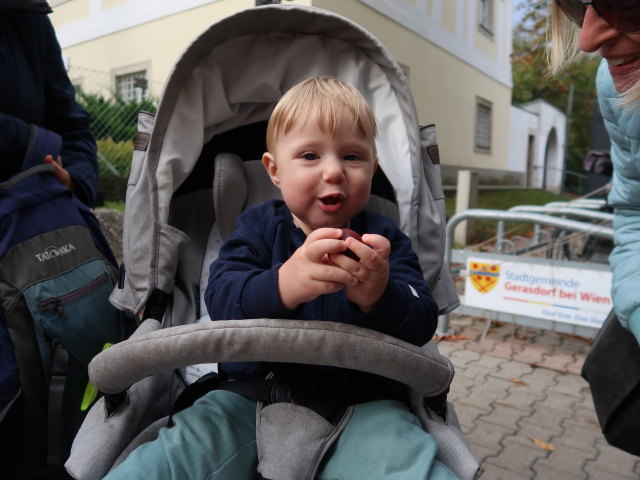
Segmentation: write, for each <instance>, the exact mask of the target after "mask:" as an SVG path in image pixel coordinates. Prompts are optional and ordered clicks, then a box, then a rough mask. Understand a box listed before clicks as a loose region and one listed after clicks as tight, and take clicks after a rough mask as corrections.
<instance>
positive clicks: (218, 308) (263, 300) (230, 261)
mask: <svg viewBox="0 0 640 480" xmlns="http://www.w3.org/2000/svg"><path fill="white" fill-rule="evenodd" d="M272 215H273V212H272V211H270V210H269V211H267V210H265V208H261V209H260V210H257V209H256V208H252V209H249V210H246V211H244V212H243V213H242V214H241V215H240V217H239V218H238V222H237V226H236V230H235V231H234V232H233V233H232V234H231V236H230V237H229V238H228V239H227V240H226V241H225V242H224V243H223V244H222V247H221V248H220V252H219V255H218V258H217V259H216V260H215V261H214V262H213V263H212V264H211V266H210V269H209V283H208V285H207V289H206V290H205V304H206V305H207V310H208V311H209V316H210V317H211V319H212V320H233V319H235V320H240V319H245V318H293V316H294V315H295V311H292V310H289V309H287V308H286V307H285V306H284V305H283V304H282V302H281V301H280V295H279V294H278V269H279V268H280V265H281V264H282V263H281V262H275V263H273V262H272V259H273V245H268V244H267V243H266V242H265V240H264V239H265V237H269V236H270V234H269V232H267V231H266V230H269V229H270V228H272V225H271V224H270V222H263V220H264V219H265V218H271V216H272ZM271 236H272V235H271ZM272 263H273V264H272Z"/></svg>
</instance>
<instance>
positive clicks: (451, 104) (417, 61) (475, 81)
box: [50, 0, 526, 184]
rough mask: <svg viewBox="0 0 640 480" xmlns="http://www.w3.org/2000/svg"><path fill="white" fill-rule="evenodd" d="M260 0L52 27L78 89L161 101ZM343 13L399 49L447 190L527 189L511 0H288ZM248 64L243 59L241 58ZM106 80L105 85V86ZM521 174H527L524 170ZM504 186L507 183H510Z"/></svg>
mask: <svg viewBox="0 0 640 480" xmlns="http://www.w3.org/2000/svg"><path fill="white" fill-rule="evenodd" d="M257 3H258V4H259V3H271V2H268V1H267V2H264V0H263V1H262V2H261V1H260V0H257V1H256V0H57V1H56V0H52V1H50V4H51V5H52V7H53V9H54V13H53V14H52V15H51V19H52V21H53V23H54V26H55V27H56V31H57V34H58V39H59V41H60V44H61V46H62V49H63V55H64V56H65V58H66V60H67V62H68V64H69V67H70V76H71V77H72V80H73V81H74V83H75V84H76V85H79V86H81V87H83V88H84V89H85V90H86V91H96V89H102V90H103V91H117V92H119V93H120V94H121V95H122V96H123V98H126V99H136V98H137V99H139V98H141V97H142V96H154V97H158V96H160V94H161V91H162V86H163V83H164V80H165V78H166V77H167V75H168V73H169V71H170V70H171V68H172V66H173V63H174V62H175V60H176V59H177V58H178V57H179V55H180V53H181V52H182V51H183V50H184V49H185V48H186V47H187V46H188V45H189V44H190V42H191V41H193V40H194V39H195V38H196V37H197V36H198V34H200V33H201V32H202V31H204V30H205V29H206V28H207V27H208V26H210V25H211V24H213V23H215V22H216V21H217V20H219V19H221V18H223V17H225V16H228V15H230V14H233V13H235V12H237V11H239V10H243V9H247V8H252V7H254V6H256V4H257ZM283 3H289V4H300V5H309V6H314V7H319V8H324V9H327V10H331V11H334V12H336V13H339V14H341V15H343V16H345V17H347V18H349V19H351V20H353V21H355V22H356V23H359V24H360V25H362V26H363V27H364V28H366V29H367V30H369V31H370V32H371V33H372V34H373V35H375V36H376V37H378V39H379V40H380V41H381V42H382V43H383V44H384V45H385V46H386V47H387V48H388V49H389V50H390V52H391V53H392V54H393V55H394V56H395V57H396V59H397V60H398V62H399V63H400V64H401V65H402V66H403V68H404V69H405V72H406V73H407V75H408V78H409V82H410V85H411V88H412V91H413V94H414V97H415V100H416V105H417V108H418V115H419V119H420V122H421V123H422V124H424V125H426V124H431V123H435V124H436V125H437V129H438V141H439V144H440V152H441V161H442V171H443V177H444V178H443V182H444V183H445V184H452V183H455V174H456V171H457V170H458V169H460V168H465V169H474V170H476V171H479V172H480V178H481V181H483V180H482V179H483V178H484V181H486V182H489V181H496V180H498V179H502V180H504V178H508V179H511V180H513V181H514V182H518V183H524V182H525V179H524V176H525V175H526V171H514V170H513V165H510V164H509V145H510V111H511V62H510V53H511V36H512V35H511V9H512V5H511V2H510V1H509V0H292V1H290V0H283ZM238 61H242V59H238ZM98 79H100V80H98ZM522 170H526V168H523V169H522ZM502 180H501V181H502Z"/></svg>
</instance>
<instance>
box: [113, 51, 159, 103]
mask: <svg viewBox="0 0 640 480" xmlns="http://www.w3.org/2000/svg"><path fill="white" fill-rule="evenodd" d="M150 67H151V62H149V61H147V62H140V63H136V64H133V65H128V66H126V67H119V68H113V69H111V84H112V88H113V92H114V94H116V95H119V94H121V93H122V92H121V89H120V80H121V79H122V78H123V77H128V76H132V75H135V74H137V73H141V72H143V73H144V79H145V80H146V82H147V86H146V88H144V89H143V91H142V94H141V95H140V96H139V97H138V96H135V97H133V98H126V97H125V96H124V95H123V96H122V98H123V100H125V101H127V102H130V101H138V102H139V101H141V100H145V99H148V98H149V95H150V87H149V83H150V80H149V78H150V76H151V74H150V70H151V69H150ZM133 88H135V87H133Z"/></svg>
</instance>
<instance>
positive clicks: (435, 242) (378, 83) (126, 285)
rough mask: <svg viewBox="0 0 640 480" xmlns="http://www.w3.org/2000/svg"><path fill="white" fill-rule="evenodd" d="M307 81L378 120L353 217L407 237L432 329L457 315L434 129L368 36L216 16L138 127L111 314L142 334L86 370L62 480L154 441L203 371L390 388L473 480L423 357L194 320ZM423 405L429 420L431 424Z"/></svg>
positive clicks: (272, 12)
mask: <svg viewBox="0 0 640 480" xmlns="http://www.w3.org/2000/svg"><path fill="white" fill-rule="evenodd" d="M238 59H242V61H241V62H239V61H238ZM276 60H277V61H276ZM322 75H325V76H333V77H336V78H338V79H340V80H342V81H344V82H346V83H349V84H351V85H353V86H355V87H356V88H358V89H359V90H360V91H361V92H362V93H363V95H364V96H365V98H366V100H367V102H368V103H369V105H370V106H371V108H372V110H373V112H374V113H375V115H376V117H377V119H378V122H379V138H378V141H377V149H378V155H379V167H380V168H378V171H377V172H376V175H375V177H374V180H373V184H372V195H371V200H370V204H369V205H368V207H367V208H369V209H372V210H375V211H378V212H380V213H383V214H385V215H387V216H389V217H391V218H393V219H395V220H396V222H397V223H398V224H399V225H400V226H401V228H402V230H403V231H404V232H405V233H406V234H407V235H408V236H409V237H410V239H411V242H412V246H413V249H414V251H415V252H416V254H417V255H418V257H419V261H420V264H421V267H422V269H423V271H424V274H425V278H426V279H427V281H428V283H429V286H430V287H431V289H432V291H433V294H434V297H435V299H436V301H437V302H438V305H439V308H440V313H441V314H444V313H447V312H450V311H451V310H453V309H454V308H456V307H457V305H458V298H457V295H456V292H455V288H454V285H453V282H452V281H451V278H450V277H449V274H448V268H447V266H446V265H444V264H443V263H444V262H443V260H444V231H445V214H444V195H443V191H442V186H441V183H440V182H441V180H440V170H439V168H440V167H439V160H438V157H437V145H436V138H435V128H434V127H433V126H428V127H424V128H420V127H419V126H418V120H417V113H416V109H415V105H414V101H413V97H412V95H411V92H410V90H409V87H408V85H407V80H406V78H405V76H404V74H403V72H402V70H401V68H400V67H399V65H398V64H397V63H396V61H395V60H394V59H393V58H392V57H391V55H390V54H389V53H388V51H387V50H386V49H385V48H384V46H383V45H381V44H380V42H379V41H378V40H377V39H376V38H374V37H373V36H372V35H371V34H370V33H369V32H367V31H366V30H364V29H363V28H362V27H360V26H359V25H357V24H355V23H353V22H352V21H350V20H348V19H346V18H343V17H341V16H339V15H337V14H334V13H332V12H328V11H324V10H320V9H317V8H312V7H302V6H293V5H286V6H285V5H267V6H262V7H255V8H251V9H248V10H245V11H242V12H239V13H237V14H235V15H232V16H230V17H228V18H226V19H224V20H222V21H220V22H218V23H216V24H214V25H213V26H211V27H210V28H209V29H207V30H206V31H205V32H204V33H202V34H201V35H200V36H199V37H198V38H196V39H195V40H194V42H193V43H192V44H191V45H190V46H189V47H188V48H187V49H186V50H185V51H184V52H183V54H182V55H181V57H180V58H179V59H178V60H177V62H176V64H175V65H174V68H173V70H172V72H171V74H170V76H169V79H168V80H167V83H166V85H165V88H164V91H163V94H162V97H161V101H160V105H159V108H158V112H157V115H156V116H155V118H154V117H153V116H152V115H151V114H148V113H145V112H141V114H140V116H139V125H138V126H139V133H138V136H137V138H136V141H135V151H134V154H133V160H132V168H131V175H130V179H129V183H128V187H127V194H126V205H127V207H126V213H125V222H124V233H123V249H124V259H125V260H124V267H125V268H126V270H125V269H123V272H124V276H123V278H121V281H120V284H119V286H118V287H117V288H116V289H115V290H114V292H113V294H112V296H111V301H112V303H113V304H114V305H116V306H117V307H118V308H119V309H121V310H123V311H124V312H127V313H128V314H130V315H133V316H140V317H141V318H142V319H144V321H143V322H142V323H141V324H140V326H139V327H138V329H137V331H136V332H135V333H134V334H133V336H132V337H131V338H130V339H129V340H127V341H125V342H121V343H119V344H117V345H114V346H112V347H111V348H109V349H107V350H106V351H104V352H103V353H101V354H100V355H98V356H97V357H95V358H94V360H93V361H92V363H91V365H90V377H91V379H92V381H93V382H94V384H95V386H96V387H97V388H98V389H99V390H100V391H102V392H103V393H104V397H103V398H102V399H100V401H99V402H98V403H97V404H96V405H95V406H94V407H93V408H92V410H91V411H90V412H89V414H88V416H87V418H86V419H85V422H84V424H83V426H82V427H81V430H80V432H79V433H78V435H77V436H76V440H75V442H74V446H73V449H72V453H71V457H70V458H69V460H68V462H67V464H66V467H67V470H68V471H69V472H70V473H71V474H72V475H73V476H74V477H75V478H78V479H82V480H84V479H98V478H102V477H103V476H104V475H105V474H106V473H107V472H108V471H109V470H110V469H112V468H113V467H114V466H116V465H118V464H119V463H120V462H121V461H122V460H123V459H124V458H126V456H127V455H128V454H129V453H130V452H131V451H132V450H133V449H134V448H135V447H136V446H138V445H140V444H141V443H144V442H146V441H149V440H151V439H153V438H155V436H156V435H157V432H158V430H159V428H161V427H163V426H166V424H167V415H168V414H169V412H170V411H171V408H172V404H173V402H174V401H175V399H176V398H177V396H178V395H179V394H180V393H181V392H182V391H183V390H184V388H185V386H186V385H187V384H188V383H190V381H191V380H192V379H195V378H197V377H198V376H199V375H200V374H202V373H204V372H206V371H209V370H211V369H212V368H214V365H211V362H229V361H268V362H293V363H302V364H316V365H329V366H337V367H343V368H349V369H355V370H361V371H365V372H369V373H374V374H378V375H382V376H385V377H387V378H391V379H395V380H397V381H400V382H401V383H404V384H406V385H407V386H408V388H409V392H410V399H411V404H412V410H413V412H414V413H415V414H416V415H417V416H418V417H419V419H420V421H421V423H422V425H423V427H424V428H425V430H427V431H429V432H430V433H431V434H432V435H434V437H435V438H436V441H437V442H438V445H439V454H438V459H439V460H440V461H442V462H443V463H444V464H446V465H447V466H448V467H449V468H450V469H452V470H453V471H454V472H455V473H456V474H457V475H458V476H459V477H460V478H463V479H472V478H474V477H475V476H476V474H477V472H478V463H477V461H476V460H475V459H474V457H473V455H472V454H471V452H470V450H469V448H468V446H467V444H466V441H465V440H464V437H463V435H462V432H461V431H460V429H459V424H458V421H457V417H456V415H455V412H454V410H453V408H452V406H451V405H450V404H448V403H445V399H446V393H447V391H448V389H449V385H450V383H451V381H452V379H453V366H452V364H451V362H450V361H449V360H448V359H446V358H445V357H443V356H441V355H440V354H439V353H438V351H437V346H436V344H435V343H434V342H429V343H428V344H427V345H426V346H424V347H422V348H419V347H415V346H413V345H410V344H407V343H405V342H403V341H401V340H398V339H395V338H393V337H390V336H387V335H384V334H381V333H379V332H375V331H370V330H367V329H363V328H358V327H354V326H351V325H344V324H338V323H333V322H321V321H298V320H278V319H255V320H238V321H236V320H229V321H216V322H211V321H209V319H208V317H207V312H206V308H205V307H204V303H203V300H202V297H203V292H204V289H205V287H206V285H207V277H208V269H209V265H210V263H211V261H212V260H213V259H215V258H216V255H217V254H216V252H217V249H218V247H219V245H220V243H221V242H222V241H224V239H225V238H226V237H227V236H228V235H229V234H230V233H231V232H232V231H233V228H234V225H235V220H236V218H237V216H238V215H239V214H240V212H241V211H242V210H243V209H244V208H246V207H247V206H250V205H252V204H254V203H256V202H260V201H263V200H266V199H269V198H274V197H279V196H280V194H279V191H278V190H277V189H276V188H275V187H274V186H273V185H272V183H271V181H270V180H269V178H268V176H267V174H266V172H265V171H264V168H263V166H262V164H261V162H260V160H259V159H260V158H261V156H262V153H263V152H264V151H265V149H266V147H265V140H264V139H265V131H266V123H267V120H268V118H269V115H270V113H271V111H272V109H273V107H274V105H275V103H276V102H277V101H278V100H279V99H280V97H281V96H282V94H283V93H284V92H286V91H287V90H288V89H289V88H290V87H291V86H293V85H294V84H296V83H298V82H299V81H301V80H303V79H305V78H308V77H312V76H322ZM309 345H318V346H322V347H321V348H320V347H318V348H317V349H310V348H308V346H309ZM434 399H440V401H441V403H440V405H442V406H444V408H440V409H439V412H438V413H436V411H435V410H434V409H433V408H432V400H434ZM443 410H444V411H443ZM305 478H313V473H311V474H310V475H309V476H308V477H305Z"/></svg>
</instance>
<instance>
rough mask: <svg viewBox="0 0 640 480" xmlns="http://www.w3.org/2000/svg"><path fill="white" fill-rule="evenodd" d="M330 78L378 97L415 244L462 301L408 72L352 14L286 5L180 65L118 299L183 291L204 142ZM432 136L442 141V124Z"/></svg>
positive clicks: (240, 20) (129, 214) (437, 288)
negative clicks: (187, 231) (184, 255)
mask: <svg viewBox="0 0 640 480" xmlns="http://www.w3.org/2000/svg"><path fill="white" fill-rule="evenodd" d="M320 75H328V76H334V77H336V78H339V79H340V80H343V81H345V82H346V83H349V84H351V85H353V86H355V87H356V88H358V89H359V90H360V91H361V92H362V93H363V95H364V96H365V98H366V100H367V101H368V102H369V104H370V106H371V108H372V109H373V111H374V113H375V115H376V118H377V120H378V122H379V136H378V141H377V148H378V154H379V162H380V167H381V169H382V171H383V172H384V174H385V175H386V177H387V178H388V180H389V181H390V183H391V185H392V186H393V189H394V192H395V200H396V202H397V208H398V218H399V220H400V227H401V228H402V230H403V231H404V232H405V233H406V234H407V235H408V236H409V237H410V238H411V240H412V245H413V248H414V250H415V251H416V253H417V254H418V257H419V259H420V263H421V266H422V269H423V271H424V274H425V277H426V279H427V281H428V282H429V285H430V287H431V288H432V290H434V296H435V297H436V300H437V301H438V305H439V306H440V309H441V312H443V313H444V312H447V311H450V310H452V309H453V308H455V307H456V306H457V305H458V299H457V295H456V293H455V289H454V287H453V284H452V282H451V280H450V278H449V276H448V271H447V270H446V269H443V268H442V267H443V257H444V255H443V254H444V227H445V218H444V196H443V194H442V187H441V183H440V170H439V165H438V164H436V163H434V162H433V161H432V160H433V159H432V158H431V157H430V156H429V155H428V153H427V152H426V150H425V148H424V147H423V146H422V145H421V137H420V135H421V132H420V130H419V127H418V119H417V113H416V109H415V104H414V101H413V97H412V95H411V91H410V89H409V87H408V85H407V81H406V78H405V75H404V73H403V72H402V70H401V68H400V67H399V65H398V64H397V62H396V61H395V60H394V59H393V58H392V57H391V55H390V54H389V53H388V52H387V50H386V49H385V48H384V46H383V45H381V44H380V42H379V41H378V40H377V39H376V38H375V37H373V36H372V35H371V34H370V33H368V32H367V31H366V30H364V29H362V27H360V26H359V25H357V24H355V23H353V22H351V21H349V20H347V19H345V18H344V17H341V16H339V15H336V14H332V13H330V12H327V11H324V10H319V9H315V8H312V7H300V6H290V5H289V6H283V5H277V6H265V7H257V8H252V9H248V10H245V11H242V12H240V13H238V14H235V15H233V16H231V17H228V18H226V19H224V20H222V21H220V22H218V23H217V24H214V25H213V26H211V27H210V28H209V29H208V30H206V31H205V32H204V33H203V34H202V35H200V36H199V37H198V38H197V39H196V40H195V41H194V42H193V43H192V44H191V45H190V46H189V47H188V48H187V49H186V50H185V51H184V52H183V54H182V56H181V57H180V58H179V59H178V61H177V62H176V64H175V66H174V68H173V70H172V72H171V74H170V76H169V79H168V81H167V83H166V85H165V88H164V91H163V94H162V97H161V101H160V105H159V107H158V112H157V115H156V118H155V120H153V119H147V120H146V121H147V122H148V123H149V125H147V128H148V130H149V132H148V133H149V134H150V138H149V142H148V145H146V150H144V151H137V152H135V153H134V160H133V164H132V173H131V177H130V180H129V187H128V191H127V209H126V213H125V232H124V238H123V248H124V256H125V266H126V272H127V275H126V282H125V286H124V289H120V290H116V291H115V293H114V295H113V296H112V302H113V303H114V304H115V305H116V306H118V307H119V308H121V309H123V310H125V311H129V312H131V313H138V312H139V311H140V310H142V309H143V308H144V306H145V303H146V301H147V299H148V297H149V295H150V293H151V292H153V291H154V290H155V289H158V290H161V291H163V292H166V293H170V292H171V291H172V288H173V285H174V277H175V273H176V262H177V259H178V255H177V254H176V253H177V252H179V251H180V249H181V248H182V246H183V245H184V244H185V243H186V242H187V241H188V239H187V238H186V236H185V235H184V234H183V232H181V231H179V230H178V229H176V228H174V226H172V225H171V204H172V200H173V198H174V193H175V192H176V190H177V189H178V188H179V187H180V186H181V185H182V183H183V182H184V181H185V179H187V177H188V176H189V174H190V173H191V172H192V170H193V168H194V166H195V165H196V162H197V161H198V158H199V156H200V154H201V152H202V147H203V145H204V144H206V143H207V142H208V141H209V140H211V139H212V138H213V137H214V136H215V135H218V134H221V133H224V132H228V131H230V130H233V129H235V128H238V127H241V126H243V125H248V124H252V123H255V122H259V121H266V120H267V119H268V118H269V115H270V113H271V111H272V109H273V107H274V105H275V103H276V102H277V101H278V100H279V99H280V97H281V96H282V95H283V93H284V92H286V91H287V90H288V89H289V88H290V87H291V86H293V85H294V84H296V83H298V82H299V81H301V80H303V79H305V78H308V77H311V76H320ZM142 123H143V124H142V125H141V130H142V131H143V132H144V130H145V125H144V119H143V122H142ZM149 126H152V127H153V128H152V129H151V128H149ZM430 135H431V137H432V138H431V139H428V140H430V141H431V142H432V143H435V132H434V131H433V130H431V131H430ZM423 137H424V134H423ZM424 141H425V139H424V138H423V142H424ZM232 153H233V152H232ZM245 160H254V159H245ZM441 277H442V278H441Z"/></svg>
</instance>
